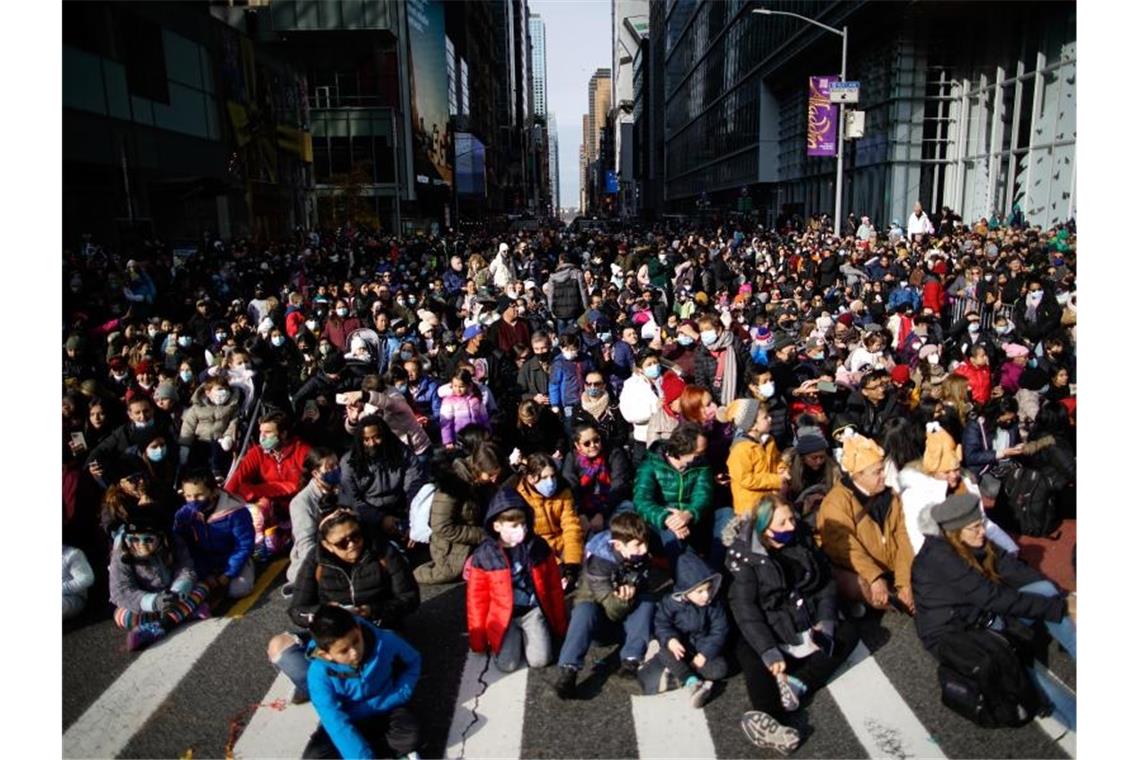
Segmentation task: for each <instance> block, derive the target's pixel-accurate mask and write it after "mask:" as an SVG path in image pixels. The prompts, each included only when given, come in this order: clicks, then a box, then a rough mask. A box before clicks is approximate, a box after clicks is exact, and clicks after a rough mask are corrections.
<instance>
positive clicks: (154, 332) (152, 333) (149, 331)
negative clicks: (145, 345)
mask: <svg viewBox="0 0 1140 760" xmlns="http://www.w3.org/2000/svg"><path fill="white" fill-rule="evenodd" d="M146 334H147V335H149V336H150V337H152V338H153V337H154V336H156V335H158V328H157V327H148V328H146Z"/></svg>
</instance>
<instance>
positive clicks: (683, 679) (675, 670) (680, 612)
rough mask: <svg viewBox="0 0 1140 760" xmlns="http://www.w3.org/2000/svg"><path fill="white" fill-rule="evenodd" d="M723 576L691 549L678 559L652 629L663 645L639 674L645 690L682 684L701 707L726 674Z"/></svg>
mask: <svg viewBox="0 0 1140 760" xmlns="http://www.w3.org/2000/svg"><path fill="white" fill-rule="evenodd" d="M720 584H721V575H720V573H714V572H713V571H712V569H711V568H710V567H709V566H708V565H706V564H705V563H704V561H703V560H701V558H700V557H698V556H697V555H696V554H694V553H693V552H685V553H684V554H682V555H681V556H680V557H679V558H678V559H677V576H676V583H675V584H674V588H675V589H676V591H674V592H673V593H672V594H671V595H669V596H667V597H665V598H664V599H662V600H661V602H660V603H659V604H658V605H657V614H656V615H655V616H654V618H653V628H654V633H655V635H656V637H657V642H658V643H659V644H660V645H661V649H660V650H659V651H658V652H657V655H656V657H654V658H653V659H652V660H651V661H650V662H649V663H647V664H646V665H645V667H644V668H642V672H641V675H640V676H639V678H640V680H641V683H642V687H643V688H644V690H645V693H646V694H656V693H659V692H662V691H667V690H669V689H676V688H678V687H684V688H685V689H687V690H688V692H689V700H690V702H691V703H692V705H693V707H695V708H700V707H703V706H704V704H705V703H706V702H708V700H709V697H710V696H711V695H712V688H713V682H714V681H719V680H721V679H723V678H724V677H725V676H727V675H728V664H727V663H726V662H725V659H724V656H723V655H722V652H723V650H724V645H725V642H726V640H727V639H728V615H727V614H726V613H725V609H724V603H723V601H722V600H720V599H718V598H717V592H718V591H720Z"/></svg>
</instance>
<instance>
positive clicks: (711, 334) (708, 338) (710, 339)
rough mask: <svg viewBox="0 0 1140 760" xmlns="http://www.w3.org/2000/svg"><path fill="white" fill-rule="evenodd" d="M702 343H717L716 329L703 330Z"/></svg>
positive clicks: (709, 344) (707, 344) (706, 344)
mask: <svg viewBox="0 0 1140 760" xmlns="http://www.w3.org/2000/svg"><path fill="white" fill-rule="evenodd" d="M701 343H704V344H705V346H711V345H712V344H714V343H716V331H715V330H702V331H701Z"/></svg>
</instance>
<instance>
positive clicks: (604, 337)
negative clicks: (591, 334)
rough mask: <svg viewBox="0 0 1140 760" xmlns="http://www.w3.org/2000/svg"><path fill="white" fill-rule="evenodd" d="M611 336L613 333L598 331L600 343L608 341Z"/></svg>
mask: <svg viewBox="0 0 1140 760" xmlns="http://www.w3.org/2000/svg"><path fill="white" fill-rule="evenodd" d="M612 337H614V336H613V333H608V332H607V333H598V340H600V341H601V342H602V343H608V342H609V341H610V338H612Z"/></svg>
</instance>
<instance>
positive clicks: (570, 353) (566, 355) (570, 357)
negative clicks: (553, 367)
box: [562, 349, 578, 362]
mask: <svg viewBox="0 0 1140 760" xmlns="http://www.w3.org/2000/svg"><path fill="white" fill-rule="evenodd" d="M562 358H563V359H565V360H566V361H568V362H572V361H574V360H575V359H577V358H578V352H577V351H575V350H573V349H568V350H565V351H563V352H562Z"/></svg>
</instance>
